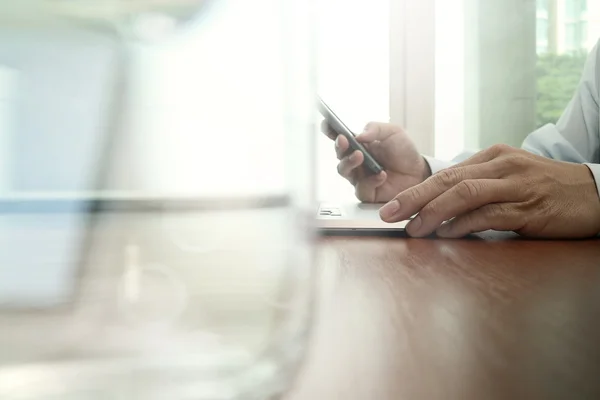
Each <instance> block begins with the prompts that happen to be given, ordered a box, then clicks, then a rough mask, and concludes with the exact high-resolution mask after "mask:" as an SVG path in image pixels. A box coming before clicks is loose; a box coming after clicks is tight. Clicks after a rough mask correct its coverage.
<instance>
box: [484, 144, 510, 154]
mask: <svg viewBox="0 0 600 400" xmlns="http://www.w3.org/2000/svg"><path fill="white" fill-rule="evenodd" d="M489 150H490V151H491V152H492V153H493V154H505V153H507V152H509V151H510V150H512V147H511V146H509V145H507V144H504V143H497V144H495V145H493V146H491V147H490V148H489Z"/></svg>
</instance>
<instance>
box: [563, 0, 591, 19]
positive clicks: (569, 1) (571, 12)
mask: <svg viewBox="0 0 600 400" xmlns="http://www.w3.org/2000/svg"><path fill="white" fill-rule="evenodd" d="M565 10H566V14H567V18H568V19H580V18H581V16H582V14H583V13H584V12H585V11H587V2H586V1H585V0H565Z"/></svg>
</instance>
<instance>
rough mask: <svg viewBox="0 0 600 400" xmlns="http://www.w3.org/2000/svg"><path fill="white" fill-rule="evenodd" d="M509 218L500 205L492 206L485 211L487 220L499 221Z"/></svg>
mask: <svg viewBox="0 0 600 400" xmlns="http://www.w3.org/2000/svg"><path fill="white" fill-rule="evenodd" d="M506 216H507V213H506V210H505V209H504V207H503V206H502V205H500V204H491V205H490V206H488V207H487V208H486V209H485V218H486V219H489V220H492V221H493V220H499V219H502V218H505V217H506Z"/></svg>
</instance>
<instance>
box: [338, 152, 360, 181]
mask: <svg viewBox="0 0 600 400" xmlns="http://www.w3.org/2000/svg"><path fill="white" fill-rule="evenodd" d="M364 159H365V157H364V155H363V153H361V152H360V151H358V150H355V151H354V152H352V154H350V155H349V156H347V157H344V158H342V160H341V161H340V162H339V164H338V167H337V170H338V173H339V174H340V175H341V176H343V177H344V178H346V179H348V180H349V181H350V183H352V184H354V182H353V180H354V179H353V177H354V172H355V170H356V169H357V168H358V167H360V165H361V164H362V163H363V161H364Z"/></svg>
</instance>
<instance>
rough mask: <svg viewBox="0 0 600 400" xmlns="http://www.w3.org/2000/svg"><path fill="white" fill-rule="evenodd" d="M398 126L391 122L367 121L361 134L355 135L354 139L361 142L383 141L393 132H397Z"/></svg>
mask: <svg viewBox="0 0 600 400" xmlns="http://www.w3.org/2000/svg"><path fill="white" fill-rule="evenodd" d="M399 129H401V128H400V127H398V126H397V125H393V124H388V123H385V122H369V123H368V124H367V125H366V126H365V128H364V130H363V131H362V133H361V134H359V135H358V136H356V140H358V141H359V142H361V143H371V142H375V141H380V142H382V141H384V140H386V139H387V138H389V137H390V136H392V135H393V134H394V133H395V132H397V131H398V130H399Z"/></svg>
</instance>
